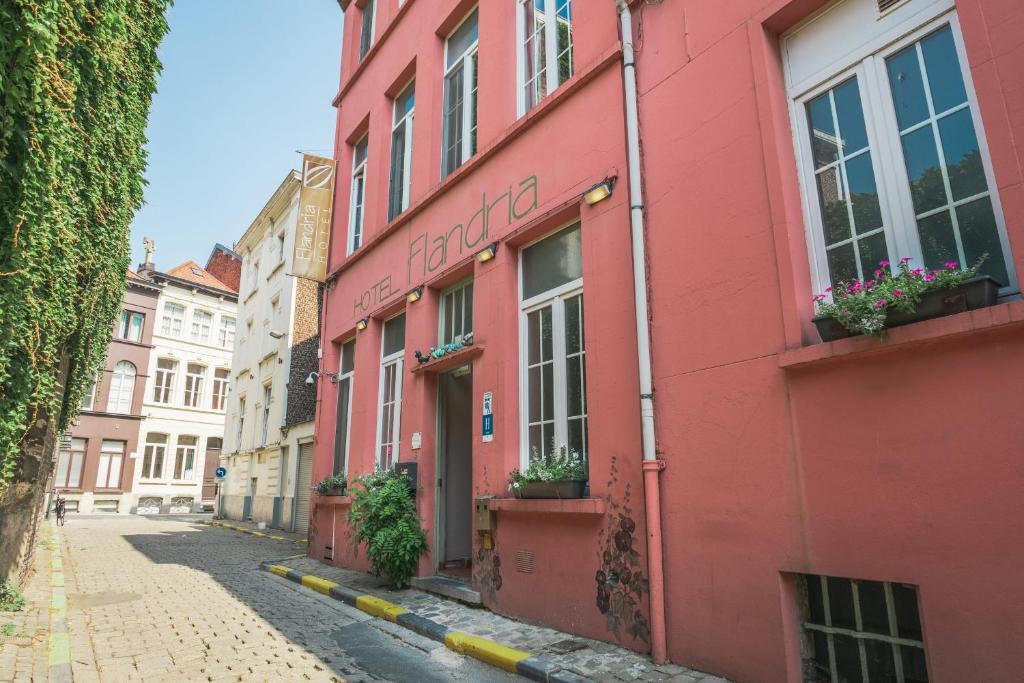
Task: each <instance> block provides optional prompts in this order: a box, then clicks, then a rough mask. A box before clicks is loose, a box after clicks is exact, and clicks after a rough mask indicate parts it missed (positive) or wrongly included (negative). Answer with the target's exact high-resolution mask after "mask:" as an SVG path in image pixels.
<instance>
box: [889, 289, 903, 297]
mask: <svg viewBox="0 0 1024 683" xmlns="http://www.w3.org/2000/svg"><path fill="white" fill-rule="evenodd" d="M892 295H893V296H903V290H902V289H894V290H892Z"/></svg>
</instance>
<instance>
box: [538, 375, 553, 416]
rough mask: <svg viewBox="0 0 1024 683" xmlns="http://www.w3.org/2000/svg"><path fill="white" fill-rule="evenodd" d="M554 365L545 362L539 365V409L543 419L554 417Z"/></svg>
mask: <svg viewBox="0 0 1024 683" xmlns="http://www.w3.org/2000/svg"><path fill="white" fill-rule="evenodd" d="M554 373H555V366H554V364H553V363H546V364H544V365H542V366H541V387H542V389H541V411H542V414H543V416H544V419H545V420H553V419H555V379H554V376H555V375H554Z"/></svg>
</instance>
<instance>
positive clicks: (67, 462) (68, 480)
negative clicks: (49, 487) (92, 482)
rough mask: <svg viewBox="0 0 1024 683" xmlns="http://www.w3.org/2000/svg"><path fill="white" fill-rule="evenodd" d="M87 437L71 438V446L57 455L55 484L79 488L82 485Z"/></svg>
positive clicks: (59, 486) (61, 486) (58, 486)
mask: <svg viewBox="0 0 1024 683" xmlns="http://www.w3.org/2000/svg"><path fill="white" fill-rule="evenodd" d="M87 443H88V442H87V441H86V440H85V439H71V448H70V449H69V450H66V451H64V450H62V451H61V452H60V453H59V454H58V455H57V473H56V479H55V481H54V486H56V487H57V488H59V489H77V488H79V487H80V486H81V485H82V462H83V461H84V460H85V448H86V444H87Z"/></svg>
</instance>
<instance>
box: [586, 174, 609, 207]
mask: <svg viewBox="0 0 1024 683" xmlns="http://www.w3.org/2000/svg"><path fill="white" fill-rule="evenodd" d="M614 188H615V178H614V177H609V178H605V179H604V180H602V181H601V182H599V183H598V184H597V185H594V186H593V187H592V188H590V189H589V190H587V191H586V192H584V193H583V201H585V202H586V203H587V205H588V206H593V205H594V204H597V203H598V202H600V201H603V200H605V199H608V197H611V196H612V190H613V189H614Z"/></svg>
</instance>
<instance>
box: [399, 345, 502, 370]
mask: <svg viewBox="0 0 1024 683" xmlns="http://www.w3.org/2000/svg"><path fill="white" fill-rule="evenodd" d="M484 348H486V347H484V346H467V347H466V348H464V349H460V350H458V351H456V352H454V353H449V354H447V355H445V356H441V357H440V358H435V359H434V360H431V361H427V362H426V363H420V364H418V365H417V366H416V367H414V368H413V369H412V372H413V373H414V374H419V373H423V374H431V373H435V374H436V373H440V372H447V371H448V370H454V369H455V368H457V367H459V366H461V365H465V364H466V363H469V362H471V361H472V360H473V359H474V358H476V357H477V356H479V355H480V354H482V353H483V352H484Z"/></svg>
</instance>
